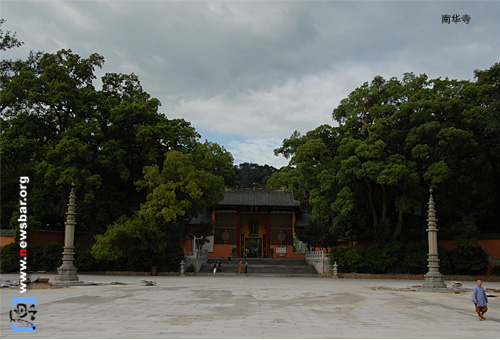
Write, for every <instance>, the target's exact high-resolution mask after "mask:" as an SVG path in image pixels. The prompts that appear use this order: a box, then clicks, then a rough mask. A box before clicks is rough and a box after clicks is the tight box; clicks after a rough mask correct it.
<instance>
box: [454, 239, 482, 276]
mask: <svg viewBox="0 0 500 340" xmlns="http://www.w3.org/2000/svg"><path fill="white" fill-rule="evenodd" d="M450 262H451V265H452V268H453V272H454V273H455V274H461V275H476V274H484V273H486V271H487V270H488V254H487V253H486V252H485V251H484V250H483V248H481V247H474V246H458V247H456V248H455V249H452V250H450Z"/></svg>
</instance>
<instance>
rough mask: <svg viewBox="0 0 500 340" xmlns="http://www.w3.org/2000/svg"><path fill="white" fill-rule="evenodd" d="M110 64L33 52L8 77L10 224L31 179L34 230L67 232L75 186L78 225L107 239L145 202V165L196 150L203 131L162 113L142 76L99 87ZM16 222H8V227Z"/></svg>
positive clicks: (5, 149) (112, 77) (5, 207)
mask: <svg viewBox="0 0 500 340" xmlns="http://www.w3.org/2000/svg"><path fill="white" fill-rule="evenodd" d="M103 63H104V58H103V57H102V56H100V55H98V54H92V55H90V56H89V57H88V58H82V57H80V56H78V55H77V54H74V53H73V52H72V51H70V50H61V51H58V52H56V53H53V54H52V53H32V54H30V56H29V57H28V58H27V60H26V61H23V62H19V63H17V64H16V67H13V68H11V69H10V71H9V72H8V73H6V75H5V77H3V78H2V81H4V82H3V83H2V91H1V93H0V104H1V106H0V107H1V108H2V111H1V119H2V126H1V129H2V130H1V136H0V138H1V142H2V149H1V157H2V165H1V167H2V216H12V215H13V213H14V212H15V210H16V205H17V196H16V190H17V189H18V186H19V184H18V177H19V176H20V175H22V176H29V177H30V179H31V181H30V190H31V191H30V195H29V200H30V205H29V206H30V216H31V217H32V218H33V219H34V220H35V221H34V223H33V225H32V226H31V227H33V228H34V227H35V226H36V225H39V226H40V225H43V226H45V225H51V226H58V225H59V226H62V222H63V220H64V211H65V206H66V203H67V201H66V200H67V196H68V193H69V188H70V184H71V182H73V181H74V182H75V183H76V188H77V197H78V198H79V200H78V216H79V217H78V219H79V226H80V227H83V228H85V229H86V230H88V231H89V232H91V233H93V234H99V233H103V232H104V231H105V230H106V226H107V225H109V224H111V223H113V221H115V220H116V219H117V218H118V217H120V216H121V215H124V214H125V215H132V214H133V212H134V211H136V210H137V209H138V208H139V204H140V203H141V202H143V201H144V199H145V197H146V194H145V193H142V192H139V193H138V192H137V191H136V188H135V184H134V183H135V182H136V181H137V180H139V179H140V178H142V171H143V168H144V166H147V165H152V164H161V163H162V162H163V161H164V157H165V156H164V155H165V153H167V152H169V151H172V150H193V149H194V148H195V145H196V141H197V139H198V138H199V135H198V134H197V133H196V131H195V130H194V128H193V127H192V126H191V125H190V124H189V123H188V122H186V121H184V120H182V119H173V120H170V119H167V118H166V117H165V116H164V115H163V114H161V113H159V112H158V109H159V106H160V102H159V101H158V100H157V99H155V98H151V97H150V95H149V94H148V93H146V92H145V91H144V90H143V88H142V86H141V84H140V82H139V80H138V78H137V76H135V75H133V74H131V75H125V74H106V75H105V76H104V77H103V78H102V81H101V82H102V89H100V90H98V89H96V88H95V87H94V85H93V82H94V80H95V78H96V76H95V70H96V68H99V67H101V66H102V65H103ZM8 223H9V220H8V219H6V218H3V219H2V227H3V228H7V227H8Z"/></svg>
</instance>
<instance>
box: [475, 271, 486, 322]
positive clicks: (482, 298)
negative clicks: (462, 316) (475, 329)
mask: <svg viewBox="0 0 500 340" xmlns="http://www.w3.org/2000/svg"><path fill="white" fill-rule="evenodd" d="M482 284H483V283H482V281H481V280H477V286H476V287H475V288H474V291H473V292H472V302H474V305H475V306H476V313H477V315H478V316H479V321H483V320H486V319H485V318H484V316H483V315H484V313H486V312H487V311H488V306H487V304H488V297H487V296H486V291H485V290H484V288H483V287H481V286H482Z"/></svg>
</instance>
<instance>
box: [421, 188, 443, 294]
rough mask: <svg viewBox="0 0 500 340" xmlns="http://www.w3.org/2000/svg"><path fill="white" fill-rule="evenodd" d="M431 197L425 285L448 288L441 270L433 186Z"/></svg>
mask: <svg viewBox="0 0 500 340" xmlns="http://www.w3.org/2000/svg"><path fill="white" fill-rule="evenodd" d="M430 193H431V195H430V198H429V218H428V219H427V221H428V229H427V233H428V235H429V258H428V267H429V272H428V273H427V274H426V275H424V278H425V283H424V287H428V288H446V284H445V283H444V277H443V275H442V274H441V273H440V272H439V254H438V243H437V232H438V229H437V223H436V222H437V218H436V210H435V208H434V198H433V197H432V188H431V189H430Z"/></svg>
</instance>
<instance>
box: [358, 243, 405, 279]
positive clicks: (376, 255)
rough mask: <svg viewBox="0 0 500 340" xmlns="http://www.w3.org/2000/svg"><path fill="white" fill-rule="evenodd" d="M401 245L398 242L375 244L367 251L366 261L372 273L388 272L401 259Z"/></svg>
mask: <svg viewBox="0 0 500 340" xmlns="http://www.w3.org/2000/svg"><path fill="white" fill-rule="evenodd" d="M399 249H400V246H399V245H398V244H396V243H386V244H383V245H379V244H374V245H372V246H371V247H370V248H368V249H367V250H366V252H365V263H366V268H367V270H368V272H370V273H386V272H388V271H390V269H392V268H393V267H394V265H395V264H396V263H397V262H398V260H399Z"/></svg>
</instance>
